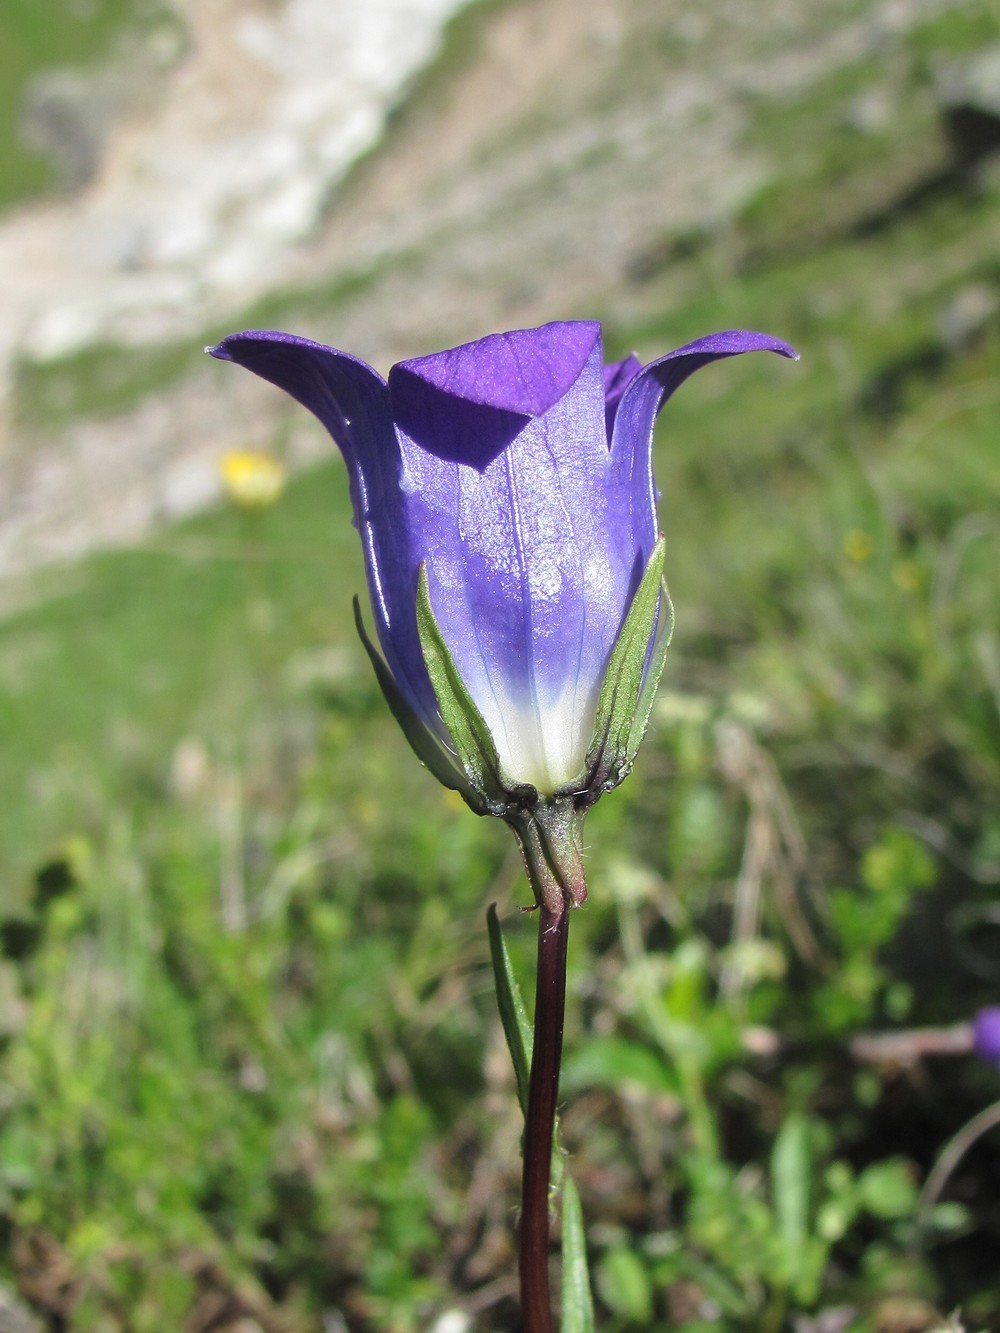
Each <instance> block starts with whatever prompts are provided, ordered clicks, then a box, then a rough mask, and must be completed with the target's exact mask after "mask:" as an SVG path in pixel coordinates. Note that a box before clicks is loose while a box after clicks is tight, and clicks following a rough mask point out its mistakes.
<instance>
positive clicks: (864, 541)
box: [843, 528, 875, 565]
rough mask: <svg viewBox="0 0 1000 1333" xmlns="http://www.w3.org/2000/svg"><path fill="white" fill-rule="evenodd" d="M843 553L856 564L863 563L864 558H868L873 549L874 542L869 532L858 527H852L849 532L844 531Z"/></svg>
mask: <svg viewBox="0 0 1000 1333" xmlns="http://www.w3.org/2000/svg"><path fill="white" fill-rule="evenodd" d="M843 546H844V554H845V555H846V556H847V558H848V560H854V561H855V562H856V563H857V564H859V565H863V564H864V563H865V561H866V560H870V559H871V557H872V552H873V551H874V550H875V542H874V539H873V538H872V535H871V533H870V532H862V531H861V529H860V528H852V529H851V530H850V532H845V533H844V542H843Z"/></svg>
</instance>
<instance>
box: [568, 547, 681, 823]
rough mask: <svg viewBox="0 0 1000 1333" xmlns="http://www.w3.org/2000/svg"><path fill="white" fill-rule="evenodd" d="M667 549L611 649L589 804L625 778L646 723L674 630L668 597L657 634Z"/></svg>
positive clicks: (588, 780)
mask: <svg viewBox="0 0 1000 1333" xmlns="http://www.w3.org/2000/svg"><path fill="white" fill-rule="evenodd" d="M665 545H666V543H665V541H664V538H663V537H662V536H661V537H660V538H659V540H658V541H657V543H656V545H655V546H654V547H653V551H652V554H651V555H650V557H649V562H648V564H647V565H646V568H645V571H644V572H643V575H642V578H641V580H640V582H639V586H638V588H637V589H636V591H635V596H634V597H633V598H632V603H631V605H630V606H629V609H628V614H627V615H626V617H625V622H624V624H623V625H622V627H621V631H620V633H619V635H618V638H617V639H616V640H615V646H614V648H613V649H612V650H611V657H610V659H609V661H608V669H607V671H606V672H605V676H604V683H603V684H602V686H601V693H600V697H599V699H598V703H597V716H596V719H595V722H594V738H593V740H592V741H591V744H590V750H589V751H588V753H587V762H586V765H585V767H584V774H585V788H586V792H587V793H588V794H589V796H590V797H591V799H592V800H597V798H598V796H600V795H601V793H602V792H605V791H608V790H610V788H612V787H616V786H617V785H618V783H619V782H621V781H622V779H623V778H625V777H627V776H628V774H629V772H630V771H631V768H632V761H633V759H634V758H635V752H636V750H637V748H638V745H639V742H640V741H641V739H642V735H643V733H644V731H645V729H646V723H647V722H648V720H649V712H650V709H651V708H652V704H653V695H654V693H655V691H656V685H657V682H658V681H659V678H660V673H661V672H662V670H663V659H664V655H665V653H666V649H667V644H668V643H669V641H670V632H671V630H672V628H673V607H672V606H671V604H670V599H669V597H664V599H663V603H662V610H664V611H666V612H667V615H666V617H662V616H661V622H660V628H661V629H662V630H663V631H664V632H663V633H662V634H660V633H656V630H657V612H658V611H659V610H661V588H662V576H663V556H664V550H665ZM654 634H655V641H654ZM651 642H652V644H653V649H652V653H651V652H650V644H651Z"/></svg>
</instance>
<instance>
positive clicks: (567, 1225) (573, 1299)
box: [561, 1172, 594, 1333]
mask: <svg viewBox="0 0 1000 1333" xmlns="http://www.w3.org/2000/svg"><path fill="white" fill-rule="evenodd" d="M561 1328H562V1333H594V1300H593V1297H592V1296H591V1294H590V1274H589V1272H588V1270H587V1233H586V1231H585V1230H584V1225H583V1209H582V1208H581V1207H580V1195H579V1194H578V1193H577V1189H576V1186H575V1185H574V1183H573V1180H572V1178H571V1176H570V1174H569V1172H567V1173H566V1178H565V1180H564V1181H563V1191H562V1324H561Z"/></svg>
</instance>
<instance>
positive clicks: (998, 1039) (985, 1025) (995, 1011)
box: [972, 1005, 1000, 1069]
mask: <svg viewBox="0 0 1000 1333" xmlns="http://www.w3.org/2000/svg"><path fill="white" fill-rule="evenodd" d="M972 1049H973V1050H974V1051H975V1053H976V1055H978V1056H979V1058H980V1060H985V1061H986V1062H987V1063H988V1064H991V1065H995V1066H996V1067H997V1068H998V1069H1000V1006H996V1005H994V1006H992V1007H991V1008H989V1009H980V1010H979V1012H978V1013H977V1014H976V1016H975V1018H973V1020H972Z"/></svg>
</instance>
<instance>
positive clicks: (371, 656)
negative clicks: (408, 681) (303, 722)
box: [354, 597, 485, 814]
mask: <svg viewBox="0 0 1000 1333" xmlns="http://www.w3.org/2000/svg"><path fill="white" fill-rule="evenodd" d="M354 624H355V625H356V626H357V631H358V637H359V638H360V640H361V642H362V644H363V646H364V650H365V652H366V653H367V654H368V660H369V661H370V662H371V664H372V667H373V668H374V671H375V679H376V680H377V681H378V684H379V689H380V690H381V691H382V695H383V697H384V699H385V701H386V703H387V704H388V705H389V711H390V712H391V713H392V715H393V717H394V718H395V719H396V721H397V722H398V723H399V726H400V729H401V730H402V732H403V735H404V736H405V737H406V739H407V740H408V741H409V743H410V748H411V749H412V750H413V753H414V754H415V755H416V756H417V758H418V759H419V760H420V762H421V763H422V764H425V765H426V766H427V768H429V769H430V771H431V772H432V773H433V774H434V776H435V777H436V778H437V780H438V782H440V783H441V784H442V786H445V787H447V788H448V789H449V790H450V791H457V792H458V793H459V794H460V795H461V796H462V798H463V800H464V801H465V802H466V804H467V805H470V806H471V807H472V809H473V810H475V811H476V813H477V814H483V813H485V806H484V804H483V801H482V798H481V797H480V796H479V794H478V792H476V791H475V790H474V789H473V787H472V786H471V785H470V783H469V781H468V779H467V778H466V776H465V774H464V773H463V772H462V770H461V769H460V768H459V767H458V765H457V764H456V763H455V761H454V760H453V759H452V757H451V756H450V755H449V754H448V752H447V751H446V750H445V748H444V747H443V745H442V744H441V742H440V741H439V740H438V739H437V737H436V736H435V735H434V733H433V732H432V731H431V729H430V728H429V727H428V726H427V724H426V723H425V722H424V721H423V719H422V718H421V717H420V716H419V714H418V713H417V712H416V711H415V709H414V708H413V707H412V705H411V704H410V702H409V700H408V699H407V698H406V696H405V695H404V694H403V691H402V690H401V689H400V688H399V685H398V684H397V682H396V678H395V676H394V675H393V674H392V672H391V671H390V670H389V668H388V667H387V666H386V664H385V662H384V661H383V659H382V655H381V653H380V652H379V651H378V649H377V648H376V647H375V645H374V644H373V643H372V641H371V639H370V638H369V637H368V633H367V631H366V629H365V622H364V619H363V618H362V615H361V603H360V602H359V601H358V599H357V597H355V599H354Z"/></svg>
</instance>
